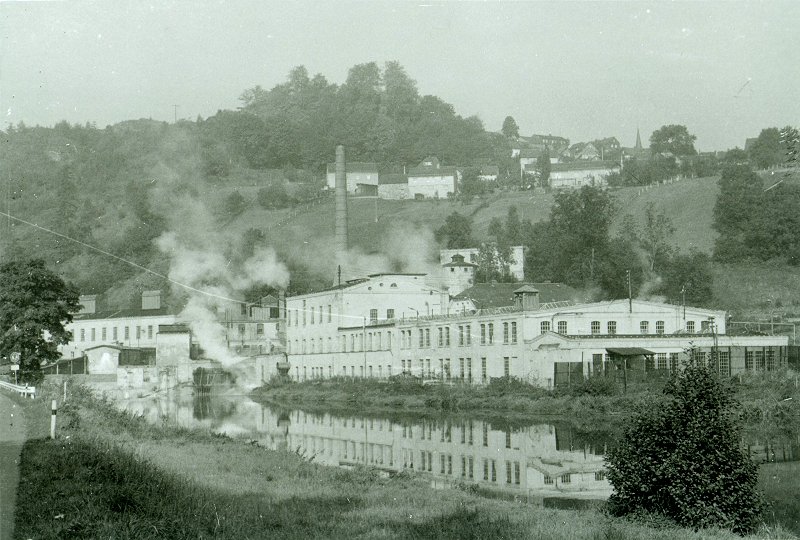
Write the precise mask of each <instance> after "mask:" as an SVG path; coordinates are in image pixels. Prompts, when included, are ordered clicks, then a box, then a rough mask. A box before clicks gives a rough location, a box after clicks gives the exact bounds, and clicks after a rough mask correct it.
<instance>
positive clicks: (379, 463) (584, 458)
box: [121, 392, 800, 532]
mask: <svg viewBox="0 0 800 540" xmlns="http://www.w3.org/2000/svg"><path fill="white" fill-rule="evenodd" d="M121 404H122V406H123V407H124V408H125V409H127V410H129V411H131V412H133V413H136V414H139V415H142V416H143V417H144V418H145V419H147V420H149V421H151V422H154V423H169V424H176V425H180V426H184V427H202V428H206V429H210V430H212V431H214V432H217V433H224V434H226V435H228V436H230V437H241V438H245V439H248V440H254V441H257V442H258V443H259V444H260V445H262V446H264V447H267V448H270V449H273V450H280V451H289V452H296V453H298V454H301V455H303V456H305V457H306V459H311V460H313V461H314V462H316V463H321V464H325V465H332V466H341V467H352V466H354V465H358V464H361V465H368V466H371V467H375V468H377V469H379V470H381V471H384V472H385V473H387V474H393V473H397V472H400V471H407V472H409V473H413V474H417V475H419V476H421V477H422V478H425V479H426V480H428V481H429V482H430V483H431V485H432V486H434V487H437V488H446V487H450V486H453V485H454V484H458V483H466V484H470V485H477V486H478V487H479V491H480V492H481V493H482V494H484V495H486V496H497V497H503V498H513V499H516V500H521V501H526V502H530V503H534V504H542V505H546V506H558V507H575V506H578V507H579V506H585V505H588V504H593V501H602V500H605V499H606V498H607V497H608V496H609V495H610V494H611V486H610V484H609V482H608V480H607V479H606V476H605V469H604V463H603V454H604V452H605V450H606V449H607V448H608V447H609V445H610V444H613V439H614V436H615V434H614V433H613V432H609V431H607V430H601V429H598V430H596V431H589V432H586V431H584V430H581V429H578V428H577V427H575V426H574V425H573V424H570V423H568V422H563V423H553V422H532V423H530V424H528V425H511V424H509V423H507V422H505V421H504V420H501V419H499V420H494V421H492V420H481V419H477V418H469V417H458V418H455V417H441V418H428V417H421V416H413V415H406V416H403V417H397V418H393V419H390V418H388V417H385V416H380V415H366V414H365V415H361V416H341V415H333V414H318V413H315V414H312V413H306V412H304V411H302V410H288V409H286V410H281V409H276V408H273V407H270V406H266V405H261V404H259V403H256V402H254V401H252V400H251V399H249V398H248V397H247V396H242V395H232V394H230V395H228V394H222V395H220V394H213V395H210V396H208V395H206V396H192V395H191V394H190V393H188V392H187V393H173V394H170V395H162V396H154V397H149V398H140V399H128V400H123V401H121ZM745 444H746V445H747V447H748V451H749V452H750V454H751V456H753V459H755V460H757V461H759V462H770V463H768V464H766V465H764V466H762V470H763V471H764V474H763V476H764V478H765V479H766V481H767V482H768V483H769V482H773V483H774V486H772V487H775V488H776V489H775V494H776V495H777V494H780V496H782V497H784V498H786V497H787V496H788V495H789V494H790V493H787V492H786V486H787V485H790V486H791V485H800V477H798V475H799V474H800V461H799V460H800V441H798V440H793V441H792V440H790V441H789V442H786V441H783V442H782V443H780V444H770V443H767V444H764V443H761V442H758V441H746V442H745ZM776 464H779V467H776ZM770 486H771V484H770V485H768V486H767V495H768V498H769V496H770V489H769V488H770ZM790 492H791V489H790ZM786 502H787V501H786V500H782V501H781V504H782V507H783V508H784V513H785V512H788V513H789V515H788V516H776V519H778V520H779V521H781V522H782V523H783V524H784V525H785V526H787V527H789V528H791V529H793V530H795V531H797V532H800V526H799V525H798V523H797V519H796V517H794V516H795V515H797V514H800V502H798V499H797V497H795V498H794V502H793V503H790V504H789V505H788V506H787V504H786Z"/></svg>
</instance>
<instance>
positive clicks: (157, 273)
mask: <svg viewBox="0 0 800 540" xmlns="http://www.w3.org/2000/svg"><path fill="white" fill-rule="evenodd" d="M0 216H6V217H7V218H8V219H9V220H12V219H13V220H14V221H18V222H20V223H24V224H25V225H29V226H31V227H34V228H36V229H39V230H41V231H44V232H46V233H50V234H53V235H55V236H58V237H59V238H63V239H65V240H69V241H70V242H75V243H76V244H79V245H81V246H83V247H86V248H89V249H91V250H93V251H96V252H98V253H102V254H103V255H106V256H107V257H111V258H113V259H116V260H118V261H121V262H124V263H125V264H129V265H131V266H133V267H135V268H138V269H139V270H143V271H145V272H147V273H149V274H152V275H154V276H156V277H160V278H162V279H165V280H167V281H169V282H170V283H174V284H175V285H178V286H179V287H183V288H184V289H187V290H190V291H193V292H196V293H200V294H204V295H206V296H209V297H211V298H216V299H218V300H225V301H228V302H236V303H238V302H239V300H235V299H233V298H228V297H227V296H222V295H220V294H214V293H211V292H208V291H204V290H202V289H198V288H196V287H192V286H191V285H187V284H186V283H181V282H180V281H176V280H174V279H172V278H171V277H169V276H165V275H164V274H161V273H159V272H156V271H155V270H150V269H149V268H147V267H145V266H142V265H141V264H138V263H135V262H133V261H131V260H128V259H125V258H124V257H120V256H119V255H115V254H113V253H111V252H109V251H106V250H104V249H100V248H99V247H96V246H93V245H91V244H87V243H86V242H83V241H81V240H78V239H77V238H72V237H70V236H67V235H65V234H61V233H60V232H56V231H54V230H52V229H48V228H47V227H42V226H41V225H37V224H36V223H31V222H30V221H26V220H24V219H22V218H18V217H16V216H12V215H11V214H9V213H7V212H0Z"/></svg>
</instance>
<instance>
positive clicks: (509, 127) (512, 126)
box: [500, 116, 519, 138]
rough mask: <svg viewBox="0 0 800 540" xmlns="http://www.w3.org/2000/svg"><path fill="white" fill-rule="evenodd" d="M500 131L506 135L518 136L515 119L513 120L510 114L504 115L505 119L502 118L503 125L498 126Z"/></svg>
mask: <svg viewBox="0 0 800 540" xmlns="http://www.w3.org/2000/svg"><path fill="white" fill-rule="evenodd" d="M500 131H501V133H502V134H503V135H505V136H506V137H509V138H511V137H519V126H518V125H517V121H516V120H514V117H512V116H506V119H505V120H503V127H502V128H500Z"/></svg>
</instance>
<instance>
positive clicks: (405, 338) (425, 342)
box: [400, 321, 517, 349]
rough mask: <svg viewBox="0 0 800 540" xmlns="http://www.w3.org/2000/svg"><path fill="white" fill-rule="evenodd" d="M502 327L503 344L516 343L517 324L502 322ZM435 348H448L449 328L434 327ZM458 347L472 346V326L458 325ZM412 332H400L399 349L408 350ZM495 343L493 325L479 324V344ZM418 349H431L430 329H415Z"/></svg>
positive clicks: (449, 343)
mask: <svg viewBox="0 0 800 540" xmlns="http://www.w3.org/2000/svg"><path fill="white" fill-rule="evenodd" d="M502 325H503V343H504V344H509V343H511V344H515V343H517V322H516V321H512V322H504V323H502ZM435 330H436V334H435V335H436V341H435V343H436V346H437V347H450V345H451V340H450V327H449V326H438V327H436V329H435ZM457 330H458V346H459V347H464V346H469V345H472V325H470V324H462V325H458V327H457ZM412 332H413V331H412V330H401V331H400V348H402V349H410V348H411V346H412V343H413V342H414V340H413V333H412ZM494 342H495V334H494V323H480V344H481V345H493V344H494ZM416 343H417V344H418V346H419V348H420V349H422V348H430V347H431V329H430V328H419V329H417V340H416Z"/></svg>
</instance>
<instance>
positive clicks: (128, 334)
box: [81, 326, 131, 341]
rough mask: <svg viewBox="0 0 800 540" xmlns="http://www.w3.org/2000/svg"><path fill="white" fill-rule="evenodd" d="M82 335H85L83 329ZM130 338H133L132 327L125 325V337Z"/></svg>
mask: <svg viewBox="0 0 800 540" xmlns="http://www.w3.org/2000/svg"><path fill="white" fill-rule="evenodd" d="M81 336H83V330H81ZM130 338H131V329H130V327H128V326H126V327H125V339H130ZM81 341H83V339H81Z"/></svg>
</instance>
